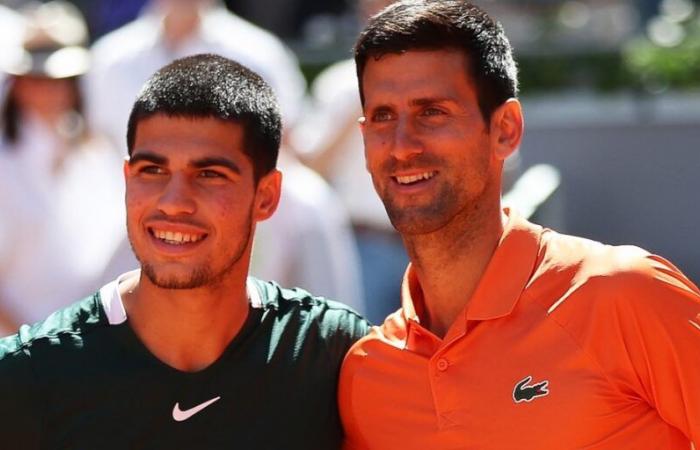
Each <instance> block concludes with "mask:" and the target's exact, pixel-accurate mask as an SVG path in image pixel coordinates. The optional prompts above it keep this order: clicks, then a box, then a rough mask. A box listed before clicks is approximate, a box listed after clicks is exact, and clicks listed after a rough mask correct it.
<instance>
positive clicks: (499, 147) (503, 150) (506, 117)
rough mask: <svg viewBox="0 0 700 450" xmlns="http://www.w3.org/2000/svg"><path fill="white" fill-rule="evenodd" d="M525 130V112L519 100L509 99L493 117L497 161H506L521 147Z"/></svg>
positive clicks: (492, 125)
mask: <svg viewBox="0 0 700 450" xmlns="http://www.w3.org/2000/svg"><path fill="white" fill-rule="evenodd" d="M523 128H524V121H523V110H522V108H521V106H520V102H519V101H518V100H517V99H515V98H511V99H508V100H507V101H506V102H505V103H503V104H502V105H501V106H499V107H498V108H496V110H495V111H494V112H493V114H492V115H491V137H492V139H493V141H492V143H493V145H494V150H495V151H494V156H495V157H496V158H497V159H499V160H501V161H503V160H505V159H506V158H508V157H509V156H510V155H511V154H513V152H514V151H516V150H517V149H518V147H520V142H521V141H522V138H523Z"/></svg>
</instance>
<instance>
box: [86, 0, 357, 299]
mask: <svg viewBox="0 0 700 450" xmlns="http://www.w3.org/2000/svg"><path fill="white" fill-rule="evenodd" d="M92 53H93V70H91V71H90V73H89V74H88V77H87V87H88V92H89V94H90V95H89V97H88V103H87V111H88V113H89V117H90V118H91V120H93V121H94V123H95V124H96V126H97V127H98V128H99V129H100V130H102V131H104V132H105V133H107V134H108V135H109V136H110V137H111V138H112V139H113V140H114V142H115V143H116V144H117V145H118V146H119V147H120V148H123V142H124V136H125V131H126V127H125V124H126V118H127V116H128V113H129V108H130V105H131V103H132V102H133V99H134V98H135V96H136V95H137V93H138V91H139V89H140V87H141V85H142V83H143V82H144V81H145V80H146V79H147V78H148V77H149V76H150V75H151V74H152V73H153V72H155V71H156V69H158V68H159V67H161V66H163V65H165V64H167V63H169V62H170V61H172V60H174V59H176V58H179V57H182V56H185V55H190V54H195V53H216V54H220V55H222V56H225V57H228V58H231V59H234V60H236V61H239V62H241V63H242V64H244V65H246V66H247V67H250V68H251V69H253V70H254V71H256V72H257V73H259V74H260V75H261V76H262V77H263V78H264V79H265V80H266V81H267V82H268V83H270V85H271V86H272V88H273V89H274V90H275V92H276V93H277V95H278V97H279V99H280V105H281V108H282V117H283V121H284V125H285V129H286V130H289V129H291V128H292V127H293V126H294V123H295V121H296V118H297V116H298V113H299V108H300V106H301V104H302V101H303V98H304V95H305V81H304V78H303V76H302V74H301V71H300V69H299V66H298V63H297V60H296V57H295V56H294V54H293V53H292V52H291V51H290V50H289V49H288V48H287V47H286V46H285V45H284V44H283V43H282V42H281V41H280V40H279V39H278V38H277V37H275V36H274V35H272V34H271V33H269V32H267V31H265V30H263V29H261V28H259V27H257V26H255V25H253V24H251V23H249V22H247V21H245V20H243V19H241V18H240V17H238V16H236V15H234V14H232V13H230V12H229V11H227V10H226V9H225V7H224V6H223V4H222V3H221V2H219V1H215V0H187V1H185V0H151V1H150V2H149V3H148V4H147V5H146V7H145V9H144V11H143V13H142V14H141V15H140V17H139V18H138V19H136V20H135V21H133V22H131V23H129V24H127V25H125V26H124V27H122V28H120V29H118V30H116V31H114V32H112V33H109V34H107V35H105V36H104V37H102V38H101V39H99V40H98V41H97V42H96V43H95V44H94V46H93V47H92ZM280 169H281V170H282V172H284V174H285V183H284V184H283V188H282V189H283V191H282V198H281V200H280V207H279V210H278V213H277V214H275V216H273V217H272V218H271V219H270V220H269V221H266V222H263V223H262V224H261V225H260V227H259V231H258V234H257V236H258V237H257V239H256V244H255V249H254V255H253V261H252V267H251V273H253V274H255V275H256V276H259V277H261V278H264V279H271V280H275V281H278V282H279V283H281V284H283V285H289V286H304V287H305V288H307V289H309V290H311V291H313V292H315V293H316V294H318V295H323V296H327V297H330V298H336V299H338V300H341V301H343V302H345V303H347V304H349V305H351V306H353V307H355V308H356V309H358V310H359V311H360V312H363V311H364V306H363V305H364V297H363V294H362V285H361V277H360V273H359V262H358V259H359V258H358V256H357V250H356V247H355V242H354V239H353V235H352V230H351V229H350V223H349V219H348V217H347V213H346V211H345V210H344V208H343V206H342V203H341V202H340V201H339V200H338V199H337V198H336V195H335V193H334V192H333V191H332V190H331V189H330V187H329V186H328V185H327V183H326V182H325V181H324V180H323V179H322V178H321V177H319V176H318V175H317V174H316V173H314V172H313V171H311V170H309V169H308V168H307V167H305V166H303V165H302V164H301V163H300V162H299V161H298V160H297V158H296V156H295V155H294V152H293V151H292V150H290V148H289V146H288V145H286V143H283V148H282V152H281V156H280ZM135 265H136V262H135V261H134V260H133V256H132V254H131V251H130V249H129V246H128V243H127V242H126V241H124V242H123V243H122V246H121V251H120V252H119V253H118V255H117V256H116V257H115V258H114V260H113V261H112V263H111V264H110V269H109V271H110V272H123V271H126V270H128V269H129V268H130V267H134V266H135Z"/></svg>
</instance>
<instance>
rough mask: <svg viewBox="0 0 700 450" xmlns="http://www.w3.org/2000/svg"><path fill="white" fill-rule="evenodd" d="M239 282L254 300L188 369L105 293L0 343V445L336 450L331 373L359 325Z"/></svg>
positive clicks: (301, 299)
mask: <svg viewBox="0 0 700 450" xmlns="http://www.w3.org/2000/svg"><path fill="white" fill-rule="evenodd" d="M115 286H116V283H115ZM250 286H253V289H254V290H255V291H256V292H257V293H258V294H259V299H260V304H259V305H258V306H256V305H255V302H251V307H250V312H249V315H248V318H247V320H246V322H245V324H244V325H243V327H242V329H241V331H240V332H239V333H238V335H237V336H236V337H235V338H234V339H233V340H232V342H231V343H230V344H229V346H228V347H227V348H226V350H225V351H224V352H223V354H222V355H221V357H220V358H219V359H218V360H217V361H215V362H214V363H213V364H212V365H210V366H209V367H207V368H205V369H204V370H201V371H198V372H194V373H187V372H182V371H179V370H176V369H174V368H172V367H170V366H168V365H166V364H165V363H163V362H161V361H160V360H158V359H157V358H156V357H155V356H154V355H153V354H151V353H150V352H149V351H148V350H147V348H146V347H145V346H144V345H143V344H142V343H141V341H140V340H139V339H138V337H137V336H136V334H135V333H134V332H133V330H132V329H131V327H130V325H129V321H128V319H127V317H126V316H125V315H124V313H123V305H122V303H121V301H120V300H119V296H118V294H116V295H113V296H112V297H111V298H109V294H108V292H109V289H102V290H100V291H98V292H97V293H96V294H94V295H93V296H91V297H88V298H86V299H84V300H82V301H80V302H78V303H75V304H74V305H72V306H70V307H68V308H66V309H64V310H61V311H58V312H56V313H54V314H53V315H51V316H50V317H49V318H48V319H47V320H45V321H44V322H41V323H38V324H35V325H33V326H26V325H25V326H23V327H22V328H21V329H20V330H19V333H18V334H16V335H13V336H10V337H7V338H4V339H3V340H0V398H1V399H2V404H3V408H4V410H5V412H4V414H3V418H2V420H0V436H1V437H0V442H1V445H2V447H3V448H13V449H14V448H16V449H19V448H21V449H23V450H32V449H52V450H54V449H72V450H81V449H84V450H87V449H92V450H94V449H126V448H129V449H164V448H197V449H224V448H226V449H229V448H241V449H280V448H285V449H305V448H314V449H335V448H338V447H339V446H340V443H341V437H342V430H341V427H340V421H339V417H338V412H337V404H336V399H337V388H336V387H337V376H338V372H339V369H340V364H341V361H342V359H343V356H344V355H345V353H346V351H347V350H348V348H349V347H350V346H351V345H352V343H353V342H354V341H355V340H357V339H358V338H359V337H361V336H363V335H364V334H365V333H366V331H367V329H368V325H367V323H366V322H365V321H364V319H362V318H361V317H359V316H358V315H357V314H356V313H354V312H353V311H352V310H350V309H349V308H347V307H345V306H344V305H341V304H339V303H336V302H333V301H329V300H325V299H322V298H319V297H313V296H311V295H310V294H309V293H308V292H306V291H302V290H297V289H295V290H288V289H283V288H280V287H279V286H278V285H277V284H275V283H271V282H262V281H259V280H257V279H254V278H249V291H250ZM106 292H107V294H105V293H106ZM103 296H104V298H103ZM251 297H252V296H251ZM115 298H116V299H117V300H116V301H115ZM119 317H122V319H119ZM214 399H216V400H214ZM203 405H204V406H203ZM197 410H198V411H197ZM193 411H195V413H194V414H193V413H192V412H193ZM182 416H185V417H184V418H185V420H182V419H183V417H182ZM188 416H189V417H188ZM176 418H179V419H180V421H177V420H175V419H176Z"/></svg>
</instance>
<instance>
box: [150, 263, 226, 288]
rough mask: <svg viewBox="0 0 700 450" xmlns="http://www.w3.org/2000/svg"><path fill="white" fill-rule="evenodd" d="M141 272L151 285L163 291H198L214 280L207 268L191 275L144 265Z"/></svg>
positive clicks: (193, 271) (195, 271)
mask: <svg viewBox="0 0 700 450" xmlns="http://www.w3.org/2000/svg"><path fill="white" fill-rule="evenodd" d="M141 272H142V273H143V274H144V275H146V277H147V278H148V280H149V281H150V282H151V284H153V285H154V286H157V287H159V288H161V289H196V288H200V287H203V286H206V285H207V284H209V283H210V282H211V278H212V277H211V274H210V273H209V271H208V270H207V269H206V268H199V269H195V270H192V271H190V272H189V273H172V272H170V271H167V270H158V269H156V268H155V267H153V266H152V265H150V264H144V265H143V267H141ZM168 272H170V273H168Z"/></svg>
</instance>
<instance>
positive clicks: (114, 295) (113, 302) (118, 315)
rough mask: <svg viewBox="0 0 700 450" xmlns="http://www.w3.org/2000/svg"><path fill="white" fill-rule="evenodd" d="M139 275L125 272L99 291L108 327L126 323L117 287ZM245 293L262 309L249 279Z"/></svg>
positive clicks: (258, 294) (249, 299)
mask: <svg viewBox="0 0 700 450" xmlns="http://www.w3.org/2000/svg"><path fill="white" fill-rule="evenodd" d="M140 273H141V270H140V269H137V270H132V271H131V272H126V273H124V274H122V275H119V276H118V277H117V279H116V280H114V281H112V282H110V283H107V284H106V285H104V286H103V287H102V288H101V289H100V301H101V302H102V308H103V309H104V311H105V314H106V315H107V320H108V322H109V324H110V325H119V324H121V323H124V322H125V321H126V310H125V309H124V302H123V301H122V296H121V294H120V293H119V285H120V284H121V283H122V282H123V281H124V280H126V279H127V278H131V277H134V276H135V277H139V276H140ZM246 291H247V294H248V301H249V302H250V305H251V306H252V307H253V308H262V307H263V302H262V299H261V298H260V292H259V291H258V288H257V286H255V282H254V281H253V280H251V279H250V278H248V279H247V280H246Z"/></svg>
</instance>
